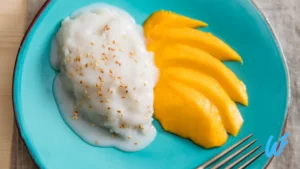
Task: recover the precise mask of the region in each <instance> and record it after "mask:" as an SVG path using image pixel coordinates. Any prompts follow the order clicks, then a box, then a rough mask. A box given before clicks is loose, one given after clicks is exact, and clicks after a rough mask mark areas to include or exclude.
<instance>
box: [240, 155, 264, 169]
mask: <svg viewBox="0 0 300 169" xmlns="http://www.w3.org/2000/svg"><path fill="white" fill-rule="evenodd" d="M264 153H265V151H263V152H261V153H259V154H257V155H256V156H254V157H253V158H251V159H250V160H249V161H247V162H246V163H245V164H243V165H242V166H240V167H239V169H243V168H246V167H247V166H248V165H250V164H251V163H252V162H254V161H255V160H256V159H258V158H259V157H260V156H261V155H263V154H264Z"/></svg>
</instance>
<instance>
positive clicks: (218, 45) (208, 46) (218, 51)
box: [147, 28, 242, 62]
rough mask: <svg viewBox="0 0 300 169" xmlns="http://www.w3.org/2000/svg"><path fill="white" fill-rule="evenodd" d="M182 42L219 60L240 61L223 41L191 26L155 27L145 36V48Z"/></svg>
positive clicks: (156, 47) (155, 49) (152, 48)
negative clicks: (149, 34)
mask: <svg viewBox="0 0 300 169" xmlns="http://www.w3.org/2000/svg"><path fill="white" fill-rule="evenodd" d="M171 44H183V45H188V46H191V47H195V48H198V49H202V50H204V51H205V52H207V53H209V54H210V55H212V56H213V57H215V58H217V59H219V60H221V61H229V60H231V61H239V62H242V58H241V57H240V55H239V54H238V53H237V52H235V51H234V50H233V49H232V48H231V47H230V46H228V45H227V44H226V43H225V42H223V41H222V40H220V39H219V38H217V37H216V36H214V35H212V34H211V33H206V32H202V31H200V30H196V29H192V28H171V29H164V28H162V29H155V30H153V31H152V32H151V36H147V48H148V50H150V51H153V52H155V51H157V50H158V49H160V48H163V47H165V46H166V45H171Z"/></svg>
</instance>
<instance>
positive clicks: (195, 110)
mask: <svg viewBox="0 0 300 169" xmlns="http://www.w3.org/2000/svg"><path fill="white" fill-rule="evenodd" d="M206 26H207V24H206V23H204V22H202V21H198V20H194V19H191V18H188V17H185V16H182V15H179V14H176V13H173V12H170V11H164V10H161V11H157V12H154V13H153V14H152V15H151V16H150V17H149V18H148V19H147V20H146V22H145V23H144V34H145V37H146V40H147V48H148V50H150V51H152V52H154V59H155V64H156V66H157V67H158V68H159V71H160V77H159V80H158V83H157V85H156V87H155V89H154V109H155V113H154V116H155V118H156V119H157V120H158V121H159V122H160V123H161V125H162V127H163V128H164V129H165V130H166V131H168V132H171V133H174V134H176V135H179V136H181V137H183V138H189V139H191V140H192V141H193V142H194V143H196V144H198V145H200V146H202V147H205V148H212V147H217V146H221V145H223V144H224V143H225V142H226V140H227V138H228V135H227V133H229V134H231V135H234V136H236V135H237V134H238V132H239V130H240V129H241V126H242V124H243V122H244V120H243V118H242V116H241V114H240V112H239V110H238V108H237V106H236V104H235V102H238V103H241V104H243V105H245V106H247V105H248V95H247V91H246V86H245V85H244V84H243V82H242V81H240V80H239V79H238V78H237V76H236V75H235V74H234V73H233V72H232V71H231V70H230V69H229V68H227V67H226V66H225V65H224V64H223V63H222V62H221V61H238V62H241V63H242V59H241V57H240V56H239V54H238V53H237V52H235V51H234V50H233V49H232V48H231V47H230V46H228V45H227V44H226V43H224V42H223V41H222V40H220V39H219V38H217V37H215V36H214V35H212V34H211V33H207V32H203V31H201V30H197V29H196V28H201V27H206Z"/></svg>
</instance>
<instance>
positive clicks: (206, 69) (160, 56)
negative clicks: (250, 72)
mask: <svg viewBox="0 0 300 169" xmlns="http://www.w3.org/2000/svg"><path fill="white" fill-rule="evenodd" d="M155 64H156V65H157V66H158V68H159V69H160V71H163V70H164V69H166V68H168V67H174V66H175V67H186V68H191V69H194V70H196V71H199V72H203V73H205V74H207V75H210V76H212V77H213V78H215V79H216V80H217V81H218V82H219V83H220V85H221V86H222V87H223V88H224V89H225V91H226V92H227V93H228V95H229V96H230V98H231V99H232V100H234V101H237V102H239V103H241V104H244V105H248V95H247V92H246V87H245V85H244V84H243V82H242V81H240V80H239V79H238V78H237V77H236V75H235V74H234V73H233V72H232V71H231V70H230V69H228V68H227V67H226V66H225V65H224V64H223V63H222V62H221V61H219V60H217V59H216V58H214V57H212V56H211V55H210V54H208V53H206V52H204V51H202V50H199V49H196V48H192V47H189V46H185V45H170V46H167V47H165V48H163V49H162V50H160V51H157V52H156V53H155Z"/></svg>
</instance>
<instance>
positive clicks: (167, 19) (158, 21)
mask: <svg viewBox="0 0 300 169" xmlns="http://www.w3.org/2000/svg"><path fill="white" fill-rule="evenodd" d="M206 26H207V24H206V23H204V22H202V21H199V20H195V19H191V18H188V17H186V16H183V15H179V14H176V13H174V12H170V11H165V10H160V11H157V12H154V13H153V14H152V15H151V16H150V17H148V19H147V20H146V21H145V23H144V32H145V35H149V34H150V33H151V32H152V31H153V30H155V29H156V28H157V27H165V28H179V27H180V28H183V27H189V28H198V27H206Z"/></svg>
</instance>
